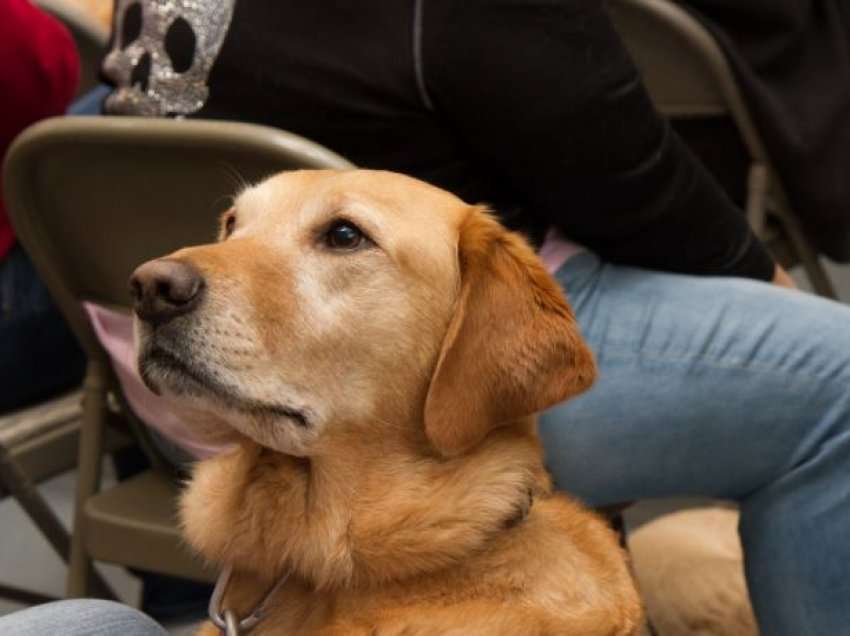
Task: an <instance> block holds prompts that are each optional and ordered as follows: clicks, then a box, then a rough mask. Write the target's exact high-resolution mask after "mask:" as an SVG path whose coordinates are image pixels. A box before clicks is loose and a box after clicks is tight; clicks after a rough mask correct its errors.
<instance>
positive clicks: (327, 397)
mask: <svg viewBox="0 0 850 636" xmlns="http://www.w3.org/2000/svg"><path fill="white" fill-rule="evenodd" d="M131 290H132V292H133V295H134V297H135V299H136V314H137V320H136V325H137V346H138V363H139V369H140V372H141V375H142V377H143V379H144V381H145V382H146V384H147V385H148V386H149V387H150V388H151V389H153V390H154V391H157V392H160V393H162V394H165V395H167V396H168V397H169V398H172V399H173V400H175V401H176V402H177V403H178V404H179V405H180V406H182V407H185V408H188V409H190V410H192V411H193V412H195V413H202V414H204V416H205V417H207V418H208V421H212V422H219V423H221V424H222V425H223V426H225V427H227V430H229V431H234V434H236V435H238V434H241V435H245V436H247V437H249V438H252V439H253V440H255V441H256V442H258V443H259V444H261V445H263V446H266V447H269V448H272V449H275V450H277V451H280V452H282V453H286V454H291V455H298V456H310V455H314V454H318V453H321V452H322V449H323V448H324V447H325V446H326V445H328V444H332V443H333V441H334V440H336V441H337V442H339V441H340V440H345V439H349V440H351V439H354V437H353V436H356V437H357V438H358V439H364V438H366V439H370V438H371V439H374V440H375V441H378V440H380V439H381V438H386V437H387V436H393V437H399V438H405V439H410V440H416V439H421V440H426V439H427V442H428V444H429V445H430V446H432V447H434V448H436V449H437V450H438V451H439V452H440V453H442V454H444V455H454V454H459V453H463V452H465V451H467V450H469V449H470V448H472V447H474V446H475V445H476V444H477V443H478V442H480V441H481V440H482V439H483V438H484V437H486V436H487V434H488V433H489V432H490V431H491V430H493V429H494V428H496V427H499V426H500V425H504V424H507V423H509V422H512V421H516V420H517V419H520V418H523V417H524V416H527V415H530V414H532V413H534V412H536V411H539V410H542V409H544V408H546V407H548V406H551V405H553V404H555V403H556V402H559V401H561V400H563V399H565V398H567V397H569V396H570V395H573V394H575V393H578V392H580V391H582V390H584V389H585V388H586V387H588V386H589V385H590V383H591V382H592V380H593V377H594V373H595V367H594V363H593V357H592V355H591V354H590V352H589V350H588V349H587V347H586V346H585V344H584V343H583V341H582V339H581V337H580V335H579V333H578V329H577V326H576V323H575V320H574V318H573V316H572V313H571V311H570V309H569V307H568V305H567V304H566V302H565V300H564V298H563V296H562V294H561V292H560V290H559V289H558V288H557V285H556V284H555V283H554V281H553V280H552V279H551V277H550V276H549V275H548V274H546V272H545V271H544V270H543V268H542V266H541V264H540V263H539V261H538V260H537V258H536V256H535V255H534V253H533V252H532V251H531V249H530V248H529V247H528V246H527V245H526V244H525V242H524V241H523V240H522V239H521V238H520V237H518V236H517V235H515V234H513V233H510V232H508V231H506V230H505V229H504V228H503V227H502V226H501V225H499V223H498V222H497V221H495V220H494V219H493V218H492V217H491V216H489V215H488V214H487V212H486V211H485V210H484V209H483V208H481V207H479V206H470V205H467V204H465V203H463V202H462V201H461V200H459V199H458V198H456V197H454V196H453V195H451V194H449V193H447V192H444V191H442V190H439V189H437V188H434V187H431V186H429V185H426V184H424V183H422V182H419V181H416V180H414V179H411V178H408V177H404V176H401V175H397V174H392V173H386V172H370V171H348V172H325V171H303V172H290V173H284V174H281V175H278V176H275V177H272V178H270V179H268V180H267V181H265V182H263V183H261V184H259V185H257V186H254V187H250V188H248V189H246V190H245V191H244V192H242V193H241V194H240V195H239V196H238V197H237V198H236V200H235V204H234V206H233V208H232V209H231V210H229V211H228V212H226V213H225V214H224V215H223V218H222V221H221V233H220V240H219V242H217V243H214V244H210V245H203V246H199V247H191V248H186V249H183V250H180V251H178V252H175V253H174V254H171V255H170V256H167V257H165V258H161V259H157V260H153V261H149V262H147V263H145V264H143V265H142V266H140V267H139V268H138V269H137V270H136V272H135V273H134V274H133V277H132V278H131ZM237 432H238V433H237Z"/></svg>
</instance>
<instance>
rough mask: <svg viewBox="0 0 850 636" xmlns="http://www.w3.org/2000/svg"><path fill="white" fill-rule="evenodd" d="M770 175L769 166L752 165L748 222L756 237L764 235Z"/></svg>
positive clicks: (748, 195) (748, 196) (748, 191)
mask: <svg viewBox="0 0 850 636" xmlns="http://www.w3.org/2000/svg"><path fill="white" fill-rule="evenodd" d="M768 184H769V175H768V171H767V166H765V165H764V164H763V163H761V162H759V161H753V163H752V164H750V174H749V176H748V178H747V221H749V224H750V227H751V228H752V230H753V232H754V233H755V235H756V236H762V235H763V234H764V227H765V223H766V220H767V219H766V218H765V217H766V216H767V212H766V210H767V205H766V202H767V190H768V187H769V186H768Z"/></svg>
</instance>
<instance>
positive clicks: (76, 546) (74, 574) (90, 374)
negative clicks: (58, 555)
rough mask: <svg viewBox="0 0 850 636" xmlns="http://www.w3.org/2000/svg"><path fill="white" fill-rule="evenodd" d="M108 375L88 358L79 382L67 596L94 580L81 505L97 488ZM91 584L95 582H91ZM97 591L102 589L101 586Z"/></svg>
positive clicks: (88, 588) (87, 590) (83, 591)
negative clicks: (80, 402)
mask: <svg viewBox="0 0 850 636" xmlns="http://www.w3.org/2000/svg"><path fill="white" fill-rule="evenodd" d="M108 377H109V376H108V373H107V369H106V367H105V365H104V363H103V362H100V361H94V360H89V365H88V369H87V370H86V379H85V382H84V384H83V420H82V426H81V430H80V449H79V461H78V463H77V492H76V498H75V503H74V529H73V534H72V535H71V558H70V563H69V564H68V565H69V567H68V585H67V594H68V597H70V598H75V597H86V596H90V595H91V593H92V592H93V591H94V590H93V589H92V588H93V583H94V581H95V580H96V575H95V572H94V567H93V563H92V559H91V557H90V556H89V554H88V551H87V550H86V515H85V505H86V501H88V499H89V497H91V496H92V495H94V494H95V493H96V492H97V491H98V489H99V488H100V467H101V461H102V456H103V430H104V423H105V422H106V417H107V403H106V392H107V382H108V380H107V378H108ZM94 585H97V584H96V583H94ZM98 587H100V586H98ZM107 589H108V588H107ZM98 591H99V592H103V590H98ZM110 596H112V595H111V594H110Z"/></svg>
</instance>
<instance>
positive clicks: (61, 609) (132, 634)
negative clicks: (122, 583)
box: [0, 599, 168, 636]
mask: <svg viewBox="0 0 850 636" xmlns="http://www.w3.org/2000/svg"><path fill="white" fill-rule="evenodd" d="M59 634H61V635H62V636H118V635H120V636H168V632H166V631H165V630H164V629H163V628H162V627H160V626H159V625H157V624H156V623H155V622H154V621H153V619H151V618H148V617H147V616H145V615H144V614H142V613H141V612H139V611H137V610H134V609H133V608H131V607H127V606H126V605H121V604H120V603H114V602H112V601H100V600H92V599H75V600H69V601H57V602H55V603H47V604H46V605H39V606H37V607H31V608H29V609H25V610H21V611H20V612H15V613H13V614H8V615H6V616H0V636H58V635H59Z"/></svg>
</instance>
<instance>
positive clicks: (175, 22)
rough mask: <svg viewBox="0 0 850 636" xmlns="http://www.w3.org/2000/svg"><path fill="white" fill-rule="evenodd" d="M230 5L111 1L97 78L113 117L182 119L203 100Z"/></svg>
mask: <svg viewBox="0 0 850 636" xmlns="http://www.w3.org/2000/svg"><path fill="white" fill-rule="evenodd" d="M235 3H236V0H117V2H116V4H115V24H114V26H115V32H114V42H113V44H112V48H111V49H110V51H109V52H108V53H107V55H106V57H105V58H104V61H103V73H104V75H105V76H106V77H108V78H109V79H110V80H112V81H113V82H114V83H115V87H116V88H115V90H114V91H113V92H112V93H111V94H110V95H109V97H107V98H106V102H105V110H106V112H107V113H109V114H113V115H146V116H163V115H188V114H190V113H194V112H197V111H198V110H200V109H201V108H202V107H203V105H204V104H205V103H206V101H207V98H208V97H209V87H208V86H207V82H208V79H209V74H210V70H211V69H212V66H213V64H214V63H215V60H216V58H217V57H218V54H219V52H220V51H221V46H222V44H223V43H224V38H225V37H226V36H227V30H228V28H229V27H230V21H231V19H232V17H233V7H234V5H235Z"/></svg>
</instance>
